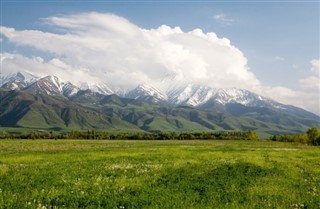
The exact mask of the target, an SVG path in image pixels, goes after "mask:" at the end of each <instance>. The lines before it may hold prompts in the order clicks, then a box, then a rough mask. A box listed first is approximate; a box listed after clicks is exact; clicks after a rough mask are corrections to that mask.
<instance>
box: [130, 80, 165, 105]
mask: <svg viewBox="0 0 320 209" xmlns="http://www.w3.org/2000/svg"><path fill="white" fill-rule="evenodd" d="M125 96H126V97H128V98H131V99H139V100H143V101H147V102H152V103H159V102H165V101H166V100H167V96H166V95H164V94H163V93H161V91H160V90H158V89H156V88H155V87H152V86H148V85H145V84H141V85H139V86H137V87H136V88H135V89H133V90H131V91H129V92H128V93H127V94H126V95H125Z"/></svg>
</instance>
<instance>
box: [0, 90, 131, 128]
mask: <svg viewBox="0 0 320 209" xmlns="http://www.w3.org/2000/svg"><path fill="white" fill-rule="evenodd" d="M0 97H1V101H0V107H1V108H0V125H1V126H7V127H27V128H41V129H48V128H49V129H57V130H61V129H69V130H71V129H79V130H84V129H117V128H118V127H123V128H125V129H128V130H130V129H134V127H132V126H131V125H130V124H127V123H126V122H124V121H121V120H117V119H116V118H110V117H107V116H106V115H101V114H99V112H97V111H94V110H91V109H88V108H85V107H82V106H81V105H78V104H76V103H74V102H71V101H69V100H67V99H65V98H63V97H59V96H58V97H57V96H48V95H45V94H37V95H33V94H30V93H29V92H21V91H4V90H1V91H0Z"/></svg>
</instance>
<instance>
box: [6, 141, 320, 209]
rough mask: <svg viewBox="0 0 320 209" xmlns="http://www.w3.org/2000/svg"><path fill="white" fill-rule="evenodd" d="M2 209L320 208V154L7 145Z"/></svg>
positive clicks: (180, 145)
mask: <svg viewBox="0 0 320 209" xmlns="http://www.w3.org/2000/svg"><path fill="white" fill-rule="evenodd" d="M0 208H121V209H123V208H320V148H319V147H311V146H305V145H298V144H289V143H279V142H270V141H200V140H190V141H124V140H123V141H121V140H120V141H98V140H96V141H88V140H0Z"/></svg>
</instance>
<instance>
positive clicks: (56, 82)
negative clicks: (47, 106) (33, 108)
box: [25, 75, 79, 97]
mask: <svg viewBox="0 0 320 209" xmlns="http://www.w3.org/2000/svg"><path fill="white" fill-rule="evenodd" d="M25 90H26V91H29V92H32V93H34V94H47V95H51V96H61V95H63V96H67V97H70V96H72V95H74V94H76V93H77V92H78V91H79V88H78V87H76V86H75V85H73V84H71V83H70V82H66V81H63V80H62V79H61V78H59V77H57V76H52V75H51V76H46V77H43V78H40V79H39V80H37V81H36V82H34V83H33V84H31V85H30V86H28V87H26V88H25Z"/></svg>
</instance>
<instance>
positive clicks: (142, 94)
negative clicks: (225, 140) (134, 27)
mask: <svg viewBox="0 0 320 209" xmlns="http://www.w3.org/2000/svg"><path fill="white" fill-rule="evenodd" d="M171 86H172V87H171V88H168V89H167V90H166V91H165V92H164V91H161V90H159V89H157V88H156V87H154V86H152V85H150V84H141V85H138V86H137V87H135V88H134V89H131V90H129V91H121V93H119V91H115V90H113V89H112V88H110V87H108V86H107V85H106V84H94V85H89V84H87V83H85V82H84V83H83V84H81V85H80V86H77V85H74V84H72V83H71V82H69V81H65V80H63V79H61V78H59V77H57V76H54V75H48V76H45V77H37V76H34V75H32V74H30V73H26V72H18V73H13V74H10V75H7V76H6V77H4V78H3V79H2V85H1V90H0V99H1V100H0V126H2V127H24V128H35V129H53V130H72V129H79V130H86V129H97V130H109V131H153V132H160V131H164V132H169V131H221V130H227V131H247V130H255V131H257V132H259V133H262V134H265V135H271V134H290V133H299V132H303V131H305V130H306V129H308V128H310V127H313V126H317V127H319V126H320V117H319V116H318V115H316V114H313V113H311V112H308V111H306V110H303V109H301V108H298V107H294V106H290V105H284V104H281V103H279V102H276V101H274V100H272V99H269V98H266V97H263V96H260V95H258V94H255V93H253V92H250V91H247V90H244V89H237V88H230V89H218V88H211V87H208V86H203V85H199V84H186V85H176V86H175V85H171Z"/></svg>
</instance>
